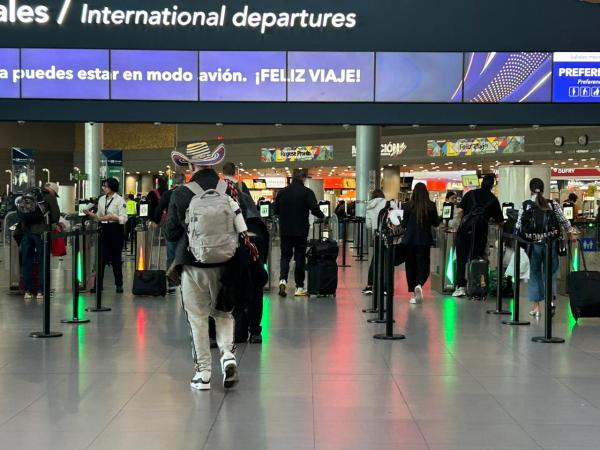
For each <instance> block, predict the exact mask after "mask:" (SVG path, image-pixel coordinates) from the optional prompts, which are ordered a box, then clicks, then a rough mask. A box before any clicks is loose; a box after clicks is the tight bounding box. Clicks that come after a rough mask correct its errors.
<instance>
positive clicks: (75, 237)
mask: <svg viewBox="0 0 600 450" xmlns="http://www.w3.org/2000/svg"><path fill="white" fill-rule="evenodd" d="M79 231H80V228H77V229H75V230H73V234H72V235H71V259H72V261H71V291H72V295H73V316H72V318H71V319H63V320H61V322H62V323H88V322H89V321H90V320H89V319H80V318H79V281H80V280H79Z"/></svg>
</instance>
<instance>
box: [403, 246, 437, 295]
mask: <svg viewBox="0 0 600 450" xmlns="http://www.w3.org/2000/svg"><path fill="white" fill-rule="evenodd" d="M430 252H431V247H430V246H429V245H407V246H406V259H405V261H404V264H405V267H406V282H407V284H408V292H415V287H417V286H419V285H420V286H423V285H424V284H425V282H426V281H427V279H428V278H429V266H430Z"/></svg>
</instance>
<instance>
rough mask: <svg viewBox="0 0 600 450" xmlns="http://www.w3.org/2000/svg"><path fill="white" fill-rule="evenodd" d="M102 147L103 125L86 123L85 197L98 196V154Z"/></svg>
mask: <svg viewBox="0 0 600 450" xmlns="http://www.w3.org/2000/svg"><path fill="white" fill-rule="evenodd" d="M103 147H104V125H103V124H101V123H94V122H87V123H86V124H85V173H87V175H88V181H87V183H86V193H85V196H86V197H98V196H99V195H100V152H101V150H102V148H103Z"/></svg>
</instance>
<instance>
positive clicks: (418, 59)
mask: <svg viewBox="0 0 600 450" xmlns="http://www.w3.org/2000/svg"><path fill="white" fill-rule="evenodd" d="M376 61H377V63H376V78H375V80H376V81H375V87H376V90H375V101H378V102H440V103H446V102H461V101H462V77H463V54H462V53H377V56H376Z"/></svg>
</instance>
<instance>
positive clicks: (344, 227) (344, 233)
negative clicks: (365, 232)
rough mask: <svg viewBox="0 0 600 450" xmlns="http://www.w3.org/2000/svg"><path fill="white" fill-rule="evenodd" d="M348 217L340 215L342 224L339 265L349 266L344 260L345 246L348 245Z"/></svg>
mask: <svg viewBox="0 0 600 450" xmlns="http://www.w3.org/2000/svg"><path fill="white" fill-rule="evenodd" d="M348 222H349V220H348V218H347V217H342V218H341V219H340V224H341V225H342V264H341V265H340V266H339V267H351V266H350V264H348V263H347V262H346V247H347V246H348Z"/></svg>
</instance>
